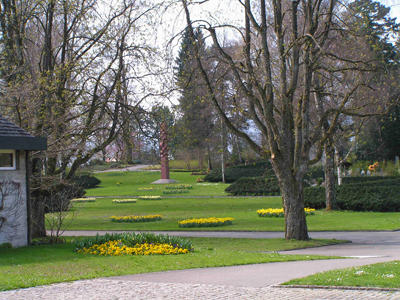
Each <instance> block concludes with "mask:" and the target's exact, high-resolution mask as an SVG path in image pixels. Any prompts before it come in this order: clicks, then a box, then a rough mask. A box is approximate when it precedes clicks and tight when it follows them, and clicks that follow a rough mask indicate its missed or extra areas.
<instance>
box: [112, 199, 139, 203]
mask: <svg viewBox="0 0 400 300" xmlns="http://www.w3.org/2000/svg"><path fill="white" fill-rule="evenodd" d="M112 203H116V204H124V203H136V199H114V200H113V201H112Z"/></svg>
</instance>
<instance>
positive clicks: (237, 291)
mask: <svg viewBox="0 0 400 300" xmlns="http://www.w3.org/2000/svg"><path fill="white" fill-rule="evenodd" d="M101 233H104V232H101ZM168 233H169V234H171V235H184V236H211V237H242V238H243V237H248V238H272V237H281V236H282V233H280V232H188V231H186V232H179V231H178V232H168ZM64 234H65V235H94V234H96V232H94V231H74V232H72V231H69V232H65V233H64ZM310 235H311V236H312V237H313V238H318V237H324V238H337V239H348V240H352V242H353V243H349V244H341V245H332V246H325V247H318V248H309V249H301V250H292V251H282V252H281V253H285V254H325V255H339V256H352V257H353V258H352V259H339V260H319V261H298V262H282V263H270V264H255V265H242V266H232V267H221V268H203V269H190V270H179V271H168V272H155V273H147V274H136V275H128V276H119V277H110V278H99V279H92V280H80V281H74V282H68V283H59V284H53V285H48V286H39V287H33V288H27V289H19V290H12V291H6V292H0V299H2V300H3V299H4V300H10V299H21V300H22V299H24V300H25V299H26V300H28V299H29V300H31V299H32V300H34V299H44V300H50V299H51V300H53V299H62V300H63V299H66V300H67V299H73V300H79V299H85V300H86V299H107V300H108V299H146V300H147V299H201V298H202V299H282V300H285V299H291V300H292V299H294V300H296V299H398V300H400V291H384V290H364V289H356V290H349V289H321V288H281V287H275V285H276V284H277V283H282V282H285V281H287V280H290V279H292V278H298V277H303V276H306V275H309V274H313V273H317V272H321V271H325V270H330V269H337V268H343V267H346V266H355V265H365V264H370V263H376V262H381V261H389V260H400V232H390V231H385V232H311V233H310Z"/></svg>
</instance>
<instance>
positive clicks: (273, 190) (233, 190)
mask: <svg viewBox="0 0 400 300" xmlns="http://www.w3.org/2000/svg"><path fill="white" fill-rule="evenodd" d="M225 191H226V192H228V193H230V194H232V195H235V196H238V195H242V196H248V195H251V196H275V195H280V189H279V184H278V180H277V179H276V177H267V178H264V177H242V178H240V179H238V180H237V181H235V182H234V183H232V184H231V185H230V186H228V187H227V188H226V189H225Z"/></svg>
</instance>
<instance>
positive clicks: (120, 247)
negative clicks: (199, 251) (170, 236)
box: [77, 240, 189, 256]
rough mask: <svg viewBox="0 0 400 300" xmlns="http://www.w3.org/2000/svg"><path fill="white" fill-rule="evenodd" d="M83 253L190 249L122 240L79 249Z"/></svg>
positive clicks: (138, 252)
mask: <svg viewBox="0 0 400 300" xmlns="http://www.w3.org/2000/svg"><path fill="white" fill-rule="evenodd" d="M77 252H78V253H83V254H93V255H101V256H103V255H104V256H121V255H152V254H161V255H165V254H185V253H189V250H188V249H183V248H179V247H174V246H173V245H170V244H148V243H144V244H136V245H135V246H133V247H128V246H126V245H124V244H123V243H122V241H121V240H117V241H108V242H106V243H104V244H100V245H98V244H94V245H93V246H91V247H89V248H83V249H80V250H78V251H77Z"/></svg>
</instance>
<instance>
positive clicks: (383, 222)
mask: <svg viewBox="0 0 400 300" xmlns="http://www.w3.org/2000/svg"><path fill="white" fill-rule="evenodd" d="M112 199H113V198H97V199H96V202H87V203H79V204H78V203H75V204H74V209H73V210H74V213H75V216H74V217H73V219H72V221H71V222H68V225H67V226H66V229H68V230H69V229H70V230H225V231H232V230H234V231H240V230H242V231H243V230H245V231H283V230H284V219H283V218H266V217H259V216H258V215H257V213H256V211H257V209H260V208H280V207H281V199H280V198H279V197H253V198H251V197H248V198H247V197H246V198H241V197H240V198H235V197H227V198H166V199H161V200H137V202H136V203H126V204H115V203H112ZM147 214H161V215H162V216H163V219H162V220H161V221H156V222H145V223H116V222H111V220H110V216H113V215H115V216H125V215H147ZM193 217H199V218H200V217H233V218H235V220H234V221H233V225H228V226H220V227H201V228H180V227H178V221H179V220H182V219H186V218H193ZM307 223H308V228H309V230H314V231H321V230H392V229H397V228H400V213H374V212H351V211H333V212H327V211H325V210H320V211H317V212H316V213H315V215H312V216H307Z"/></svg>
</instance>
